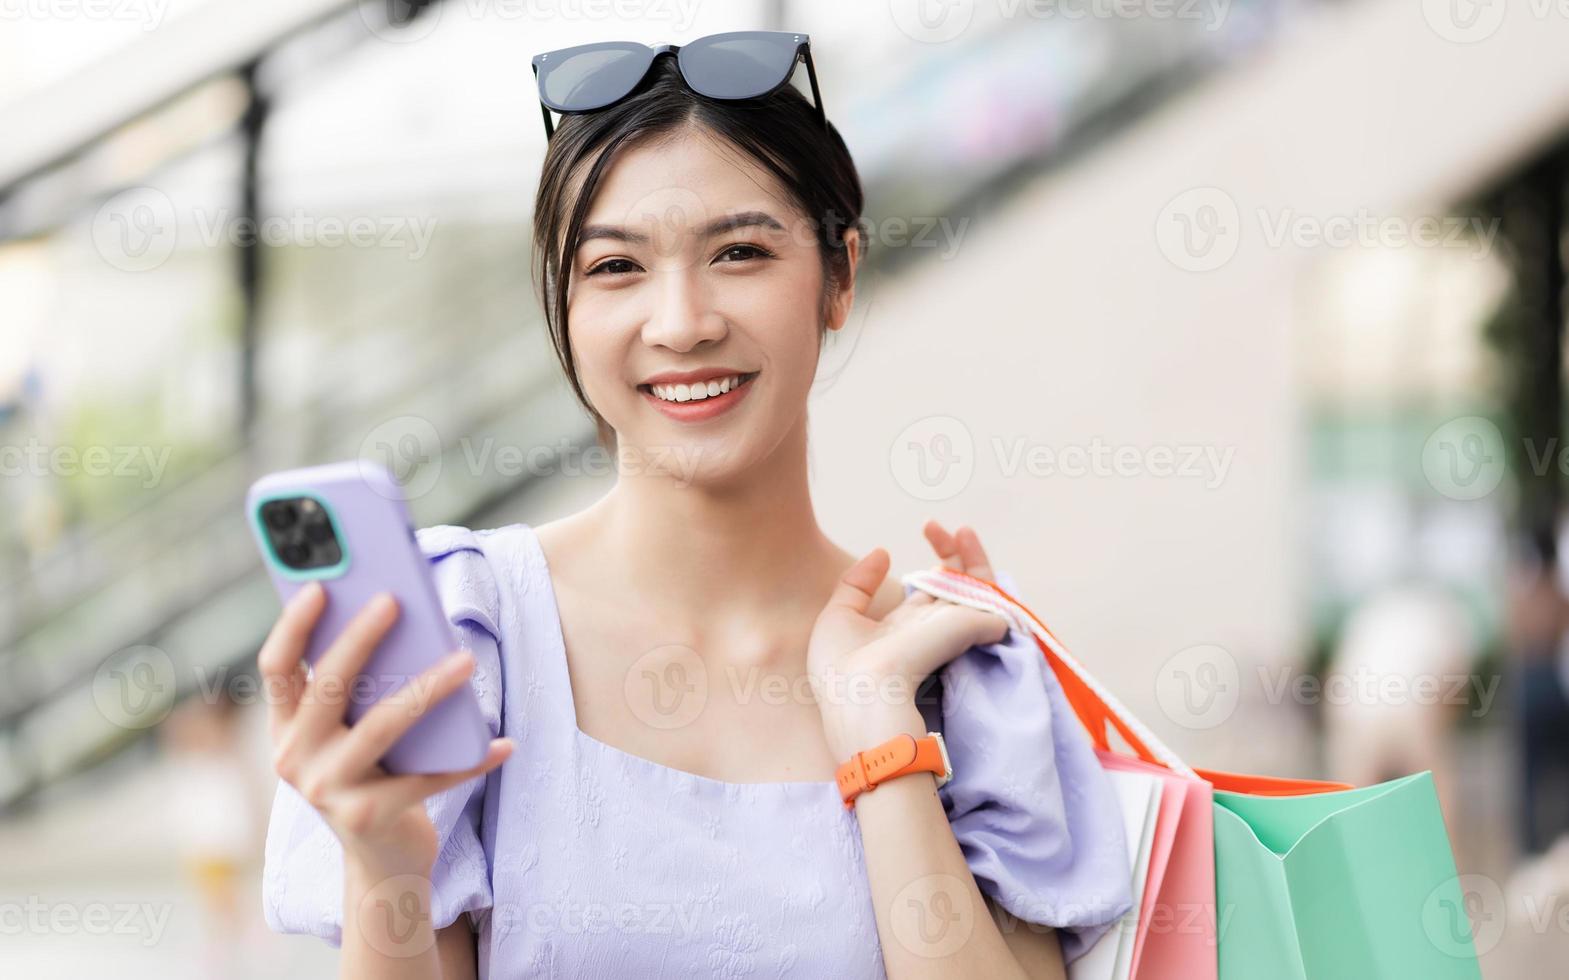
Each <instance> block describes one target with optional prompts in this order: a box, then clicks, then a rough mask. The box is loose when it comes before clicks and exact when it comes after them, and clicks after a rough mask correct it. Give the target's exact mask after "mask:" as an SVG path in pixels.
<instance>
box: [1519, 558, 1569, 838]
mask: <svg viewBox="0 0 1569 980" xmlns="http://www.w3.org/2000/svg"><path fill="white" fill-rule="evenodd" d="M1558 550H1559V549H1558V542H1557V541H1556V540H1555V539H1554V537H1553V535H1551V534H1548V533H1539V534H1534V535H1532V536H1531V537H1530V538H1529V540H1528V544H1527V545H1526V547H1525V548H1524V549H1523V554H1522V556H1521V560H1520V561H1518V562H1517V563H1516V565H1515V568H1514V570H1513V573H1512V574H1511V576H1510V582H1509V622H1508V636H1509V649H1510V653H1511V655H1512V657H1513V658H1514V669H1513V673H1514V677H1515V682H1514V685H1513V686H1514V697H1515V704H1516V710H1515V717H1516V723H1515V724H1516V733H1517V738H1518V740H1519V751H1520V798H1519V813H1520V847H1521V850H1522V851H1524V852H1525V853H1526V854H1540V853H1542V852H1543V851H1545V850H1546V849H1547V848H1548V846H1549V845H1550V844H1551V843H1552V842H1553V840H1554V839H1555V838H1557V837H1558V836H1560V835H1562V834H1564V833H1565V832H1566V831H1569V693H1566V692H1569V603H1566V602H1565V599H1564V592H1563V586H1562V583H1561V581H1560V566H1559V562H1558Z"/></svg>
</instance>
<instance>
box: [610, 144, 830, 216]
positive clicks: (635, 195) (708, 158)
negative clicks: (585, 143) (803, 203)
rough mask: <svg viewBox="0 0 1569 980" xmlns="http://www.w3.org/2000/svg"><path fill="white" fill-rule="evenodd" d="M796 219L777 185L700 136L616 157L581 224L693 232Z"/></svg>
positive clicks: (735, 152) (751, 163)
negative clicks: (731, 220) (739, 220)
mask: <svg viewBox="0 0 1569 980" xmlns="http://www.w3.org/2000/svg"><path fill="white" fill-rule="evenodd" d="M747 210H759V211H765V212H767V213H769V214H771V215H773V216H774V217H775V218H777V219H778V220H779V221H780V222H782V223H784V224H786V225H789V224H790V223H791V222H792V221H793V220H796V219H798V218H801V217H802V216H801V215H799V214H798V213H797V211H796V209H795V207H794V205H793V204H792V203H791V201H790V198H789V195H788V194H787V193H786V192H785V190H784V188H783V186H782V185H781V184H780V183H779V181H778V180H777V178H775V177H774V176H773V174H771V173H769V172H768V170H767V169H766V168H764V167H762V166H761V165H760V164H758V163H757V161H755V160H753V159H752V158H751V157H750V156H748V155H747V154H746V153H744V152H742V151H741V150H740V149H738V148H736V147H735V146H732V145H731V144H729V143H727V142H725V141H724V140H723V139H720V138H718V137H716V136H713V135H712V134H709V133H706V132H704V131H702V130H700V129H696V128H689V129H685V130H682V131H681V132H680V133H679V134H677V135H674V136H673V137H669V138H664V139H655V140H650V141H647V142H644V143H642V144H639V145H636V146H632V147H628V148H625V149H623V150H621V151H620V152H619V153H618V154H617V156H616V159H615V160H614V161H613V162H612V163H611V165H610V167H609V169H608V170H607V171H606V172H605V175H604V177H603V178H601V180H600V183H599V187H598V189H597V190H596V191H595V194H594V200H593V201H592V203H591V204H590V205H589V209H588V218H587V220H586V222H585V224H590V225H620V226H624V227H628V228H647V227H649V226H653V225H660V226H664V227H668V228H671V229H678V228H694V229H695V228H699V227H702V226H704V225H706V224H708V223H709V222H710V221H712V220H714V219H716V218H720V217H722V216H725V215H730V214H735V213H737V212H740V211H747Z"/></svg>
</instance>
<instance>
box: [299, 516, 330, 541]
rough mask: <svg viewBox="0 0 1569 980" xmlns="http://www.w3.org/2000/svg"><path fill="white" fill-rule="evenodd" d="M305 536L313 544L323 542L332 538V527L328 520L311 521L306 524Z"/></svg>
mask: <svg viewBox="0 0 1569 980" xmlns="http://www.w3.org/2000/svg"><path fill="white" fill-rule="evenodd" d="M305 538H306V540H307V541H309V542H310V543H311V544H322V543H324V542H327V541H331V540H332V527H331V525H329V524H328V523H327V522H326V521H311V522H310V523H309V524H307V525H305Z"/></svg>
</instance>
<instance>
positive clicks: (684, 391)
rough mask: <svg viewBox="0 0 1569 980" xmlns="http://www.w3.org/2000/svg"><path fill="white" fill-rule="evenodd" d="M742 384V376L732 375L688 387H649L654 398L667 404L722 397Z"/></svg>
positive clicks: (688, 385) (687, 385)
mask: <svg viewBox="0 0 1569 980" xmlns="http://www.w3.org/2000/svg"><path fill="white" fill-rule="evenodd" d="M740 383H741V375H739V374H732V375H730V376H729V377H728V378H715V379H714V380H712V381H707V382H703V381H698V382H695V383H693V384H686V385H649V388H650V389H651V390H652V391H653V392H654V397H656V398H658V399H660V400H661V401H667V402H700V401H702V400H703V399H705V398H713V397H715V396H718V395H722V394H724V393H725V392H727V391H729V390H730V389H731V388H734V387H736V386H737V385H739V384H740Z"/></svg>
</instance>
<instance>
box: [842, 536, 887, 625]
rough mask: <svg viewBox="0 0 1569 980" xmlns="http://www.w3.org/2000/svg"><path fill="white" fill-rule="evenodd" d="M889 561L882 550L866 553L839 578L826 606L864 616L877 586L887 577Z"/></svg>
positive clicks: (875, 549) (885, 552) (876, 549)
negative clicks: (836, 607)
mask: <svg viewBox="0 0 1569 980" xmlns="http://www.w3.org/2000/svg"><path fill="white" fill-rule="evenodd" d="M890 561H891V559H890V558H889V556H888V552H887V551H886V550H885V549H883V548H873V549H872V550H871V551H869V552H867V553H866V555H865V556H864V557H863V558H862V559H861V560H860V561H858V562H856V563H855V564H854V565H851V566H850V568H849V570H848V571H846V572H845V573H844V575H842V576H840V578H839V584H838V585H836V586H834V591H833V595H831V596H829V598H828V605H829V606H838V607H840V608H843V609H848V610H850V611H851V612H855V613H859V614H861V615H863V616H864V615H866V610H867V609H868V608H870V607H871V604H872V597H873V596H874V595H876V594H877V588H878V586H880V585H882V584H883V579H885V578H887V577H888V564H889V562H890Z"/></svg>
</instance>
